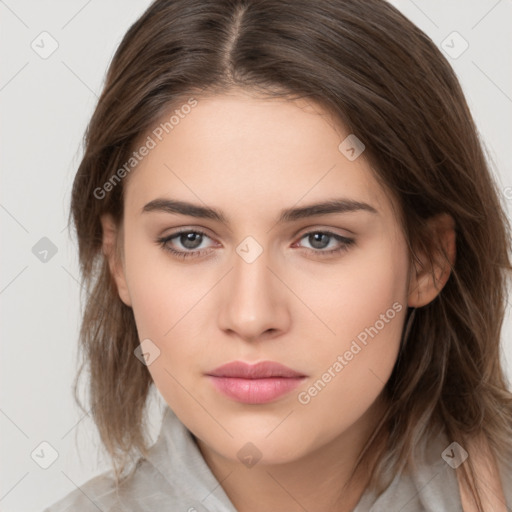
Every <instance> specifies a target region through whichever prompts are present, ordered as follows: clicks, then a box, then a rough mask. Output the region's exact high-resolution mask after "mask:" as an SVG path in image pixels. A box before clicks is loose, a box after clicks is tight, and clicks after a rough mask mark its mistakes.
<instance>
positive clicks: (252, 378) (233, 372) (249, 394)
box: [206, 361, 306, 404]
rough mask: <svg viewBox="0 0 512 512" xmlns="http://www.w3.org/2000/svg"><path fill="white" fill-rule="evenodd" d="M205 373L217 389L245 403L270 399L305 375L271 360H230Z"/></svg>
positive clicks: (292, 385) (271, 400)
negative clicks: (256, 361) (252, 362)
mask: <svg viewBox="0 0 512 512" xmlns="http://www.w3.org/2000/svg"><path fill="white" fill-rule="evenodd" d="M206 376H207V377H208V378H209V379H210V381H211V383H212V384H213V386H214V387H215V389H216V390H217V391H220V392H221V393H222V394H224V395H225V396H227V397H228V398H231V399H233V400H235V401H237V402H241V403H245V404H264V403H269V402H273V401H274V400H277V399H278V398H280V397H282V396H283V395H286V394H287V393H289V392H290V391H292V390H293V389H294V388H296V387H297V386H298V385H299V384H300V383H301V382H302V381H303V380H304V379H305V378H306V375H304V374H303V373H299V372H296V371H295V370H292V369H291V368H288V367H287V366H284V365H282V364H280V363H276V362H273V361H262V362H260V363H257V364H248V363H244V362H242V361H233V362H231V363H228V364H225V365H222V366H219V367H218V368H216V369H215V370H213V371H211V372H209V373H207V374H206Z"/></svg>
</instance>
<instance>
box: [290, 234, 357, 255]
mask: <svg viewBox="0 0 512 512" xmlns="http://www.w3.org/2000/svg"><path fill="white" fill-rule="evenodd" d="M300 239H301V240H303V239H307V242H308V243H309V244H310V245H311V246H312V249H309V248H307V247H306V249H308V251H309V252H312V253H314V254H315V255H319V256H321V257H323V256H333V255H335V254H339V253H341V252H345V251H347V250H348V249H349V248H350V246H352V245H353V244H354V243H355V241H354V239H352V238H347V237H345V236H341V235H338V234H337V233H332V232H331V231H310V232H309V233H305V234H304V235H302V237H301V238H300ZM327 247H331V248H330V249H329V250H325V249H326V248H327Z"/></svg>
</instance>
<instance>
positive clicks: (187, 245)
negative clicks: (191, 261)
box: [157, 229, 210, 259]
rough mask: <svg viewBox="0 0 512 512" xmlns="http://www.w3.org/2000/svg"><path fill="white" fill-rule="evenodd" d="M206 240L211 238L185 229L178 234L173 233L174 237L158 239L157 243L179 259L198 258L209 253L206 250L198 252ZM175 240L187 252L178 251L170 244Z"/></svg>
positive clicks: (196, 231)
mask: <svg viewBox="0 0 512 512" xmlns="http://www.w3.org/2000/svg"><path fill="white" fill-rule="evenodd" d="M205 238H210V237H209V236H208V235H207V234H206V233H204V232H203V231H198V230H190V229H185V230H182V231H178V232H177V233H173V234H172V235H169V236H165V237H161V238H158V239H157V243H158V244H159V245H160V246H161V247H162V248H163V249H164V250H166V251H169V252H170V253H171V254H173V255H174V256H176V257H178V258H182V259H186V258H196V257H200V256H203V254H204V253H205V252H208V251H205V250H204V249H205V248H203V249H202V250H198V249H200V247H201V245H202V243H203V241H204V239H205ZM175 239H177V240H176V242H174V243H178V244H180V245H181V246H182V247H183V248H184V249H185V250H177V249H174V248H173V247H172V245H170V243H171V242H172V241H173V240H175Z"/></svg>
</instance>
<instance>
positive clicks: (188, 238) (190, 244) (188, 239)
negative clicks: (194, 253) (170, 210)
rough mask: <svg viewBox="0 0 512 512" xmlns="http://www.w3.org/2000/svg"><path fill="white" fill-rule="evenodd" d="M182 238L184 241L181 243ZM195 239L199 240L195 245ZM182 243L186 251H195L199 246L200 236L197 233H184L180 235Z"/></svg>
mask: <svg viewBox="0 0 512 512" xmlns="http://www.w3.org/2000/svg"><path fill="white" fill-rule="evenodd" d="M183 237H184V238H185V241H183ZM196 238H197V240H199V243H197V240H196ZM182 243H183V245H184V247H186V248H187V249H195V248H196V247H198V246H199V245H201V235H200V234H199V233H186V234H184V235H182Z"/></svg>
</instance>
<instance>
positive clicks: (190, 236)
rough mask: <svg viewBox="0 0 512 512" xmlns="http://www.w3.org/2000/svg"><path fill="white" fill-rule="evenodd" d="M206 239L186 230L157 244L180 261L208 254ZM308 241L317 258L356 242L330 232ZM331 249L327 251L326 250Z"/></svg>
mask: <svg viewBox="0 0 512 512" xmlns="http://www.w3.org/2000/svg"><path fill="white" fill-rule="evenodd" d="M205 239H210V240H211V238H210V237H209V236H208V235H207V234H206V233H204V232H203V231H199V230H191V229H184V230H181V231H178V232H177V233H172V234H171V235H168V236H165V237H161V238H158V239H157V240H156V242H157V243H158V244H159V245H160V246H161V247H162V248H163V249H164V250H165V251H168V252H170V253H171V254H172V255H173V256H176V257H177V258H180V259H187V258H198V257H201V256H203V255H205V254H207V253H208V252H210V251H209V250H208V249H209V248H210V247H201V246H202V245H203V243H204V241H205ZM303 239H307V241H308V243H309V244H310V245H311V246H312V248H308V247H305V249H306V250H307V251H308V252H310V253H313V254H314V255H315V256H316V255H318V256H320V257H324V256H333V255H335V254H339V253H342V252H345V251H347V250H348V249H349V247H350V246H352V245H353V244H354V243H355V241H354V240H353V239H351V238H347V237H344V236H341V235H338V234H336V233H332V232H330V231H310V232H309V233H305V234H304V235H302V236H301V238H300V240H303ZM174 244H177V245H181V247H182V248H183V249H181V250H180V249H179V248H178V249H176V248H174V247H173V245H174ZM328 247H331V248H330V249H328V250H326V248H328Z"/></svg>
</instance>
